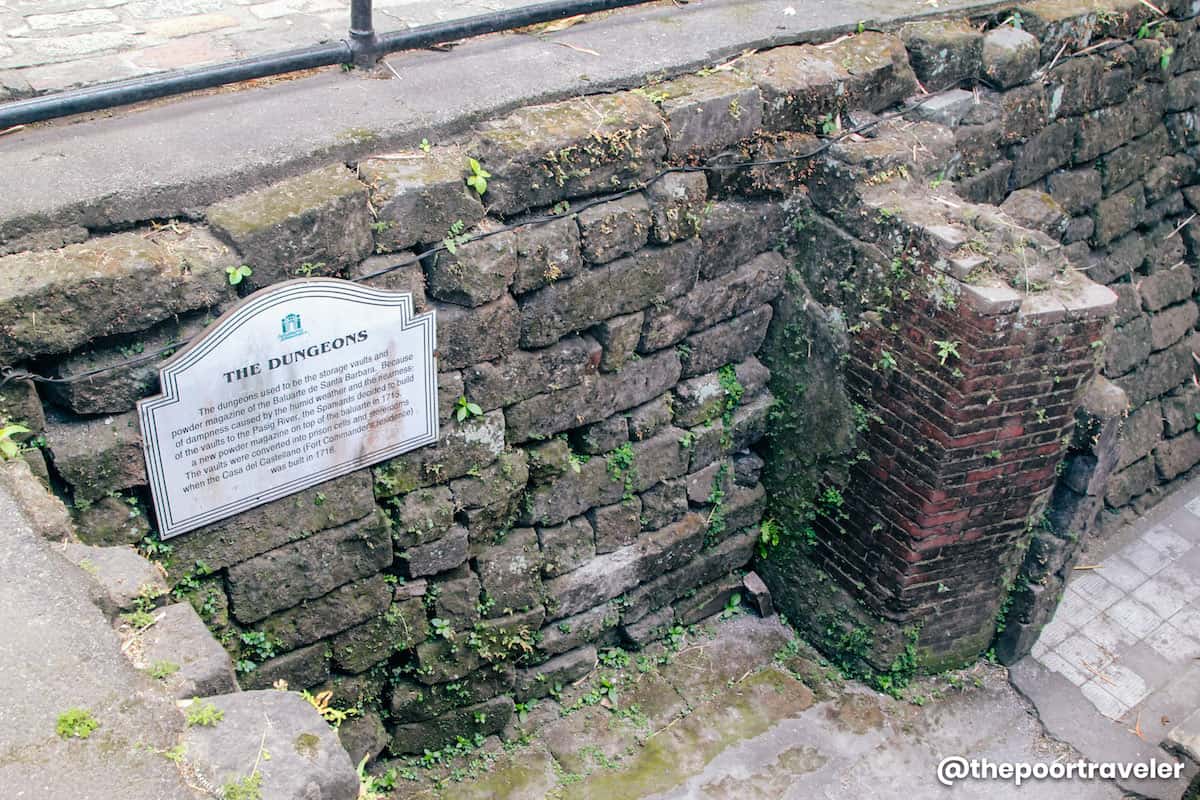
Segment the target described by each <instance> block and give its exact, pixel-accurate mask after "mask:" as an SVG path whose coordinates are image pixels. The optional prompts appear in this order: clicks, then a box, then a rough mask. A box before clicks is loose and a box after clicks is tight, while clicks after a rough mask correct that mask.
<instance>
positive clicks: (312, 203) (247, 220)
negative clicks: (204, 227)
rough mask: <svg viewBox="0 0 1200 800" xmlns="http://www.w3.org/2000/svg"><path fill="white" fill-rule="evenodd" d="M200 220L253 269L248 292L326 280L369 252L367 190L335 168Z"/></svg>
mask: <svg viewBox="0 0 1200 800" xmlns="http://www.w3.org/2000/svg"><path fill="white" fill-rule="evenodd" d="M206 216H207V218H208V223H209V224H210V225H211V226H212V227H213V229H214V230H215V231H216V232H217V233H218V235H220V236H222V237H224V238H225V239H226V240H228V241H229V242H230V244H232V245H233V246H234V247H236V248H237V250H238V252H239V253H240V254H241V256H242V260H243V261H244V262H245V263H246V264H248V265H249V266H250V267H251V268H253V270H254V274H253V275H251V276H250V277H248V278H246V283H247V284H248V285H250V286H254V287H259V286H269V285H270V284H272V283H277V282H279V281H281V280H286V279H287V278H294V277H296V276H297V275H304V274H312V275H330V274H333V273H335V272H338V271H339V270H342V269H345V268H346V267H349V266H351V265H352V264H356V263H357V262H359V261H362V260H363V259H364V258H366V257H367V256H369V255H370V254H371V252H372V251H373V249H374V242H373V240H372V238H371V212H370V210H369V209H368V207H367V187H366V186H364V185H363V184H362V183H360V182H359V181H358V180H357V179H356V178H355V177H354V175H352V174H351V173H350V171H349V170H347V169H346V168H345V167H344V166H342V165H341V164H334V165H331V166H328V167H324V168H323V169H319V170H316V171H315V172H310V173H308V174H306V175H300V176H299V177H296V178H288V179H287V180H283V181H280V182H279V183H276V184H273V185H271V186H268V187H266V188H263V189H257V190H255V191H252V192H248V193H246V194H243V195H238V196H237V197H232V198H230V199H228V200H223V201H221V202H220V203H217V204H216V205H213V206H210V207H209V208H208V210H207V212H206ZM305 265H308V266H305ZM226 266H236V264H228V265H226Z"/></svg>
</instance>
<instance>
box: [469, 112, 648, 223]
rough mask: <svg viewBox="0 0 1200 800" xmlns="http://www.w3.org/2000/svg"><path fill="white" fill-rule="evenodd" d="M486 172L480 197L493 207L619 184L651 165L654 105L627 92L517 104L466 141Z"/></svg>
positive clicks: (515, 207) (505, 210)
mask: <svg viewBox="0 0 1200 800" xmlns="http://www.w3.org/2000/svg"><path fill="white" fill-rule="evenodd" d="M468 153H469V154H471V155H475V156H476V157H477V158H478V159H479V160H480V161H481V162H482V163H483V165H484V167H486V168H487V170H488V171H489V172H491V173H492V177H491V178H489V179H488V190H487V193H486V194H485V195H484V197H483V199H484V200H485V201H486V202H487V203H488V205H489V207H490V208H492V209H493V210H494V211H496V212H497V213H499V214H502V215H505V216H507V215H511V214H515V213H517V212H519V211H523V210H524V209H527V208H531V207H534V206H551V205H554V203H556V202H558V201H559V200H561V199H563V198H572V197H579V196H581V195H586V194H595V193H597V192H602V191H612V190H614V189H622V188H625V187H627V186H629V185H631V184H634V183H637V182H638V181H642V180H645V179H647V178H648V177H650V176H651V175H653V174H654V173H655V172H657V171H658V169H659V168H660V166H661V165H662V161H663V156H664V155H665V153H666V137H665V129H664V126H663V122H662V119H661V117H659V115H658V109H657V108H655V106H654V104H653V103H652V102H651V101H650V100H648V99H646V98H645V97H643V96H640V95H638V94H635V93H632V92H622V93H617V94H609V95H593V96H591V97H585V98H579V99H576V100H567V101H564V102H561V103H554V104H551V105H544V106H533V107H530V108H523V109H520V110H518V111H515V112H513V113H512V114H509V115H508V116H506V117H502V118H501V119H498V120H491V121H488V122H485V123H483V124H482V125H480V126H479V133H478V135H477V136H476V138H475V139H474V140H473V141H472V142H471V144H470V145H469V147H468Z"/></svg>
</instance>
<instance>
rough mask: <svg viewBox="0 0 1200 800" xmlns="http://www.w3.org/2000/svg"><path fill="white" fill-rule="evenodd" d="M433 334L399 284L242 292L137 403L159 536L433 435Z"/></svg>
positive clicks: (429, 316) (428, 316)
mask: <svg viewBox="0 0 1200 800" xmlns="http://www.w3.org/2000/svg"><path fill="white" fill-rule="evenodd" d="M436 348H437V329H436V325H435V322H434V315H433V312H427V313H424V314H416V313H414V309H413V302H412V295H411V294H409V293H407V292H403V293H402V292H387V291H382V290H379V289H372V288H369V287H366V286H360V285H358V284H356V283H351V282H349V281H342V280H335V279H315V280H299V281H289V282H287V283H282V284H278V285H275V286H272V287H269V288H267V289H263V290H261V291H259V292H256V293H255V294H253V295H251V296H249V297H247V298H246V299H245V300H243V301H242V302H241V303H239V304H238V305H237V306H236V307H235V308H234V309H233V310H231V311H229V312H228V313H227V314H225V315H224V316H222V317H221V318H220V319H219V320H217V322H216V323H214V324H213V325H212V326H211V327H210V328H209V329H208V330H207V331H205V332H204V334H202V335H201V336H200V337H199V338H197V339H196V340H195V341H193V342H192V343H191V344H189V345H188V346H187V347H186V348H185V349H183V350H181V351H180V352H179V353H177V354H176V355H174V356H173V357H172V358H171V359H170V360H169V361H168V362H167V363H166V364H165V365H164V366H163V368H162V370H161V372H160V379H161V383H162V392H163V393H162V394H161V395H158V396H157V397H151V398H149V399H146V400H142V401H141V402H139V403H138V416H139V419H140V422H141V426H142V436H143V439H144V440H145V451H146V469H147V471H148V473H149V476H150V487H151V490H152V491H153V494H154V508H155V511H156V512H157V514H158V524H159V532H160V534H161V535H162V537H163V538H164V539H165V538H167V537H170V536H175V535H177V534H180V533H183V532H185V531H189V530H192V529H193V528H198V527H200V526H201V525H207V524H209V523H211V522H215V521H217V520H220V519H224V518H225V517H229V516H232V515H233V514H237V513H239V512H242V511H246V510H247V509H250V508H253V507H255V506H257V505H261V504H263V503H267V502H270V501H271V500H277V499H278V498H280V497H285V496H287V495H289V494H292V493H294V492H298V491H300V490H302V489H305V488H308V487H309V486H312V485H314V484H317V483H321V482H323V481H327V480H330V479H331V478H336V477H338V476H339V475H345V474H346V473H348V472H353V471H354V470H356V469H360V468H362V467H366V466H369V465H371V464H375V463H377V462H379V461H383V460H385V459H388V458H391V457H392V456H396V455H399V454H400V453H405V452H408V451H409V450H413V449H416V448H418V447H422V446H424V445H427V444H433V443H434V442H436V441H437V440H438V400H437V365H436V362H435V356H434V351H435V349H436Z"/></svg>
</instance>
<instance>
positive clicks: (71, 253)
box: [0, 225, 236, 363]
mask: <svg viewBox="0 0 1200 800" xmlns="http://www.w3.org/2000/svg"><path fill="white" fill-rule="evenodd" d="M235 258H236V256H235V255H234V253H233V251H231V250H230V249H229V248H228V247H226V246H225V245H223V244H221V243H220V242H218V241H217V240H216V239H214V238H213V237H212V236H210V235H209V234H208V233H207V232H206V231H203V230H201V229H199V228H194V227H191V226H188V225H175V226H174V227H169V228H162V229H159V230H156V231H153V232H149V233H140V232H138V233H120V234H115V235H112V236H99V237H96V238H93V239H89V240H88V241H86V242H83V243H82V244H73V245H69V246H67V247H64V248H63V249H61V250H50V251H39V252H28V253H19V254H17V255H11V256H5V257H3V258H0V320H2V321H0V360H3V361H5V362H8V363H11V362H12V361H13V360H16V359H20V358H27V357H29V356H37V355H47V354H51V353H64V352H66V351H68V350H73V349H75V348H77V347H80V346H81V345H83V344H86V343H87V342H88V341H90V340H92V339H95V338H98V337H101V336H111V335H114V334H120V333H131V332H133V331H140V330H145V329H146V328H149V327H150V326H152V325H154V324H156V323H158V322H162V321H163V320H165V319H168V318H170V317H172V316H174V315H176V314H183V313H186V312H189V311H196V310H198V309H202V308H210V307H213V306H216V305H217V304H219V303H220V302H222V301H223V300H226V299H229V298H230V297H231V296H232V294H231V291H230V287H229V284H228V281H227V280H226V275H225V268H226V267H228V266H234V265H235V264H234V260H235Z"/></svg>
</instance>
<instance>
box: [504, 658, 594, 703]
mask: <svg viewBox="0 0 1200 800" xmlns="http://www.w3.org/2000/svg"><path fill="white" fill-rule="evenodd" d="M595 666H596V648H595V647H581V648H579V649H578V650H572V651H571V652H568V653H564V654H563V655H561V656H557V657H555V658H552V659H550V660H549V661H546V662H544V663H542V664H538V665H537V666H536V667H528V668H526V669H519V670H517V679H516V684H515V685H514V686H513V697H515V698H516V699H517V700H518V701H520V702H524V701H526V700H530V699H532V698H538V697H545V696H546V695H548V694H550V692H551V691H553V690H554V689H555V687H556V686H559V687H561V686H569V685H570V684H572V683H574V682H575V681H577V680H579V679H580V678H582V677H584V676H586V675H587V674H588V673H589V672H591V671H592V670H593V669H594V668H595Z"/></svg>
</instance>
